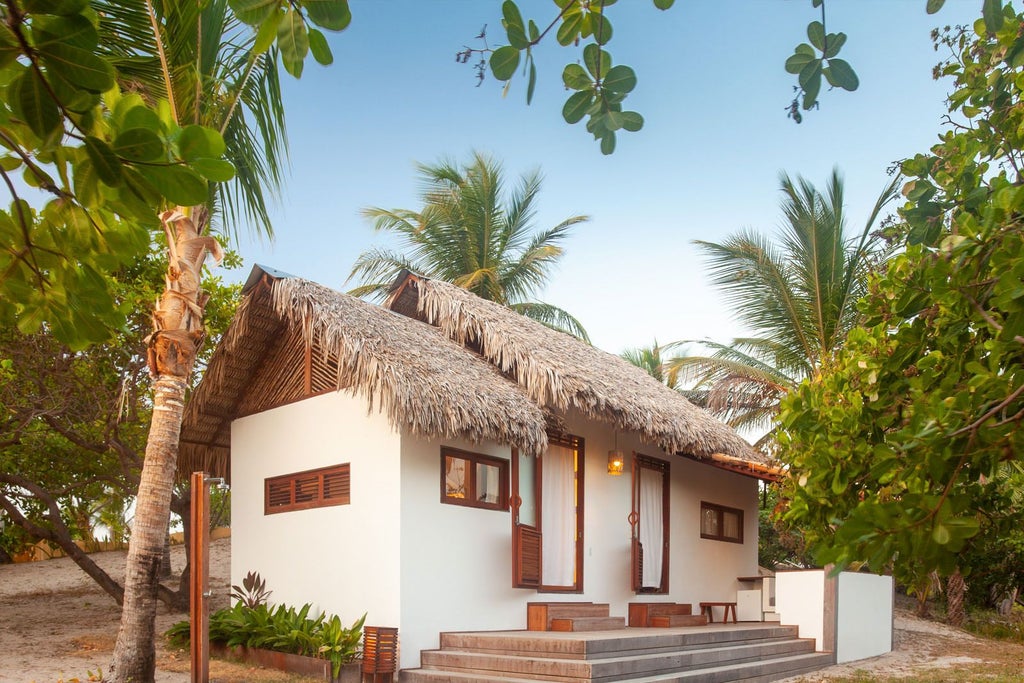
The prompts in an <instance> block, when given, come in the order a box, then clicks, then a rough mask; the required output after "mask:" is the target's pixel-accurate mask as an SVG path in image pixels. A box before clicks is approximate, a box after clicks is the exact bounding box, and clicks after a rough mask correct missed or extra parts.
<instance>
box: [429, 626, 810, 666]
mask: <svg viewBox="0 0 1024 683" xmlns="http://www.w3.org/2000/svg"><path fill="white" fill-rule="evenodd" d="M625 633H630V632H629V631H626V632H625ZM528 634H529V632H528V631H518V632H514V633H507V634H500V633H499V634H479V633H442V634H441V648H442V649H459V650H470V651H481V652H483V651H488V652H506V653H508V654H517V653H523V654H525V655H527V656H532V657H547V656H556V657H572V658H580V659H582V658H600V657H617V656H621V655H625V654H630V653H635V652H637V651H644V652H659V651H668V650H685V649H694V648H700V647H708V646H723V647H724V646H728V645H730V644H737V645H742V644H745V643H750V642H756V641H762V640H769V639H773V638H786V639H792V638H796V637H797V628H796V627H795V626H763V627H757V628H747V629H740V630H731V629H725V630H721V631H686V632H675V633H673V632H665V633H662V632H661V629H657V631H655V632H650V631H648V632H645V633H644V635H633V634H632V633H630V635H628V636H623V637H621V638H619V637H616V638H606V639H601V640H589V641H588V640H586V639H583V638H581V639H579V640H576V639H574V638H573V636H572V635H571V634H566V635H565V636H564V637H563V636H559V637H545V638H533V637H530V636H529V635H528Z"/></svg>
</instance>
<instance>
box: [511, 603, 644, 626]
mask: <svg viewBox="0 0 1024 683" xmlns="http://www.w3.org/2000/svg"><path fill="white" fill-rule="evenodd" d="M625 627H626V620H625V619H623V618H622V617H611V616H609V615H608V604H607V603H601V604H596V605H595V604H594V603H592V602H529V603H527V604H526V630H528V631H606V630H611V629H620V628H625Z"/></svg>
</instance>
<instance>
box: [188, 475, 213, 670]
mask: <svg viewBox="0 0 1024 683" xmlns="http://www.w3.org/2000/svg"><path fill="white" fill-rule="evenodd" d="M191 483H192V521H191V523H192V537H191V540H190V542H189V553H190V558H191V559H190V564H191V570H192V576H191V582H190V589H189V608H190V614H189V619H190V621H189V636H190V638H189V642H190V644H191V654H192V683H209V681H210V605H209V602H208V598H209V597H210V487H209V486H208V485H207V482H206V474H205V473H203V472H193V473H192V482H191Z"/></svg>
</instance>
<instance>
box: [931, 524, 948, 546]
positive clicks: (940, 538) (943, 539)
mask: <svg viewBox="0 0 1024 683" xmlns="http://www.w3.org/2000/svg"><path fill="white" fill-rule="evenodd" d="M932 540H934V541H935V542H936V543H938V544H939V545H946V544H947V543H949V540H950V534H949V529H947V528H946V526H945V525H944V524H936V525H935V528H934V529H932Z"/></svg>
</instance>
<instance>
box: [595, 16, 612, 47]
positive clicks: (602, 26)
mask: <svg viewBox="0 0 1024 683" xmlns="http://www.w3.org/2000/svg"><path fill="white" fill-rule="evenodd" d="M590 26H591V30H592V31H593V32H594V40H595V41H597V44H598V45H607V44H608V41H610V40H611V39H612V22H611V21H609V20H608V17H606V16H605V15H604V14H603V13H602V14H598V13H595V12H591V13H590Z"/></svg>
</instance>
